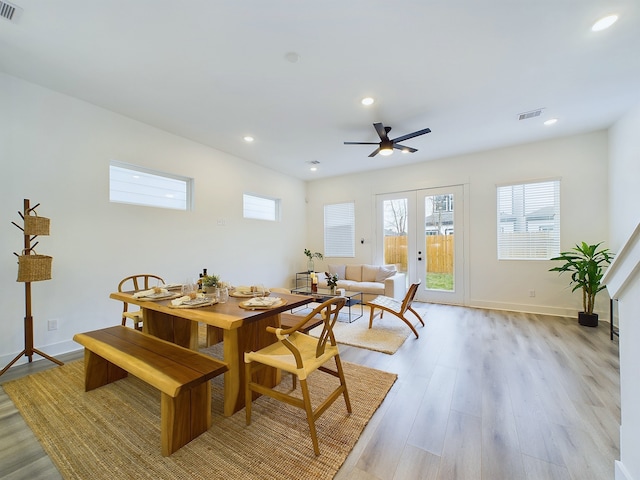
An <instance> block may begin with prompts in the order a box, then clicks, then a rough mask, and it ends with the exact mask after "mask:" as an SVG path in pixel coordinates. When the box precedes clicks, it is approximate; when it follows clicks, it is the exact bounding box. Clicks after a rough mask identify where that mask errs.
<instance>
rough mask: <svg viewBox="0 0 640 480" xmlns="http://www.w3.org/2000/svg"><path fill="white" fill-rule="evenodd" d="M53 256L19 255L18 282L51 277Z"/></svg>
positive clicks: (36, 280) (37, 280)
mask: <svg viewBox="0 0 640 480" xmlns="http://www.w3.org/2000/svg"><path fill="white" fill-rule="evenodd" d="M52 263H53V257H49V256H47V255H37V254H32V255H20V256H19V257H18V280H17V281H18V282H39V281H41V280H50V279H51V264H52Z"/></svg>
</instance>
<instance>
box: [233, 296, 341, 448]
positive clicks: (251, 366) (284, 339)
mask: <svg viewBox="0 0 640 480" xmlns="http://www.w3.org/2000/svg"><path fill="white" fill-rule="evenodd" d="M345 302H346V300H345V298H344V297H333V298H331V299H329V300H327V301H325V302H323V303H322V304H320V305H318V306H317V307H316V308H314V309H313V310H312V311H311V312H310V313H309V314H308V315H307V316H305V317H300V321H299V322H298V323H297V324H296V325H294V326H293V327H291V328H286V329H284V328H275V327H267V331H268V332H271V333H275V335H276V337H277V341H276V342H275V343H272V344H271V345H268V346H267V347H264V348H262V349H260V350H258V351H256V352H246V353H245V354H244V361H245V403H246V408H245V410H246V417H247V425H251V402H252V396H253V392H256V393H259V394H262V395H267V396H269V397H272V398H274V399H276V400H279V401H282V402H285V403H287V404H289V405H293V406H295V407H298V408H301V409H303V410H305V411H306V414H307V422H308V424H309V431H310V433H311V441H312V442H313V451H314V452H315V454H316V455H320V447H319V446H318V436H317V433H316V425H315V421H316V420H317V419H318V418H319V417H320V415H322V414H323V413H324V412H325V410H327V408H329V406H330V405H331V404H332V403H333V402H334V401H335V400H336V399H338V398H339V397H340V395H342V396H343V397H344V401H345V403H346V406H347V412H349V413H351V403H350V401H349V392H348V391H347V383H346V381H345V378H344V371H343V369H342V363H341V361H340V352H339V350H338V345H337V344H336V339H335V337H334V336H333V326H334V325H335V323H336V320H337V319H338V312H339V311H340V309H341V308H342V307H343V306H344V304H345ZM318 314H320V315H321V316H322V318H323V324H324V327H323V329H322V333H321V334H320V336H319V337H318V338H314V337H311V336H309V335H307V334H305V333H302V332H301V331H300V328H301V327H302V326H303V325H304V324H305V323H307V321H308V320H309V319H311V318H312V317H314V316H315V315H318ZM331 359H334V361H335V364H336V369H335V370H333V369H331V368H329V367H327V366H326V364H327V362H329V361H330V360H331ZM265 366H270V367H274V368H278V369H281V370H284V371H286V372H289V373H291V374H293V375H295V376H296V377H297V378H298V379H299V380H300V388H301V390H302V398H299V397H296V396H293V395H290V394H287V393H284V392H280V391H277V390H274V389H272V388H269V387H265V386H264V385H261V384H259V383H257V382H254V381H253V379H252V376H253V374H254V373H255V372H257V371H259V370H260V369H262V368H264V367H265ZM315 371H320V372H324V373H327V374H329V375H332V376H334V377H337V378H338V379H339V380H340V385H339V386H338V387H337V388H336V389H335V390H334V391H333V392H332V393H331V394H330V395H328V396H327V398H326V399H325V400H324V401H323V402H322V403H321V404H320V405H318V407H317V408H316V409H315V410H314V409H313V407H312V405H311V398H310V396H309V387H308V384H307V378H308V377H309V375H310V374H311V373H312V372H315ZM293 388H294V390H295V389H296V388H297V387H296V385H295V382H294V386H293Z"/></svg>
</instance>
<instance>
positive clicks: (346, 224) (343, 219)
mask: <svg viewBox="0 0 640 480" xmlns="http://www.w3.org/2000/svg"><path fill="white" fill-rule="evenodd" d="M355 250H356V247H355V203H353V202H350V203H335V204H331V205H325V206H324V255H325V257H355V256H356V255H355Z"/></svg>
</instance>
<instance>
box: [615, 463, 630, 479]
mask: <svg viewBox="0 0 640 480" xmlns="http://www.w3.org/2000/svg"><path fill="white" fill-rule="evenodd" d="M615 480H633V477H632V476H631V474H630V473H629V472H628V471H627V469H626V468H625V467H624V465H623V463H622V462H620V461H619V460H616V461H615Z"/></svg>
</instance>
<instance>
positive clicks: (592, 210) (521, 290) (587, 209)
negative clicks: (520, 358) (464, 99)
mask: <svg viewBox="0 0 640 480" xmlns="http://www.w3.org/2000/svg"><path fill="white" fill-rule="evenodd" d="M607 157H608V144H607V132H605V131H599V132H594V133H589V134H584V135H577V136H572V137H567V138H562V139H557V140H551V141H546V142H540V143H533V144H528V145H521V146H516V147H510V148H503V149H499V150H492V151H487V152H480V153H475V154H470V155H465V156H459V157H455V158H447V159H444V160H439V161H432V162H425V163H422V164H418V165H412V166H402V167H396V168H388V169H384V170H377V171H371V172H368V173H365V174H358V175H350V176H345V177H339V178H334V179H326V180H317V181H313V182H310V184H309V186H308V189H307V199H308V202H309V203H308V208H307V213H308V218H309V221H308V223H307V229H308V238H309V239H311V241H310V242H309V244H308V245H307V247H308V248H310V249H311V250H313V251H315V250H318V251H321V252H322V251H323V239H322V226H323V221H322V215H323V206H324V204H326V203H337V202H342V201H351V200H355V204H356V239H358V240H359V239H360V238H361V237H365V239H366V241H365V244H364V245H361V244H360V242H359V241H357V242H356V258H354V259H347V263H361V262H362V263H370V262H372V261H373V259H374V258H375V257H376V255H375V253H376V252H375V248H376V247H375V245H376V241H375V227H376V226H375V224H374V222H375V219H374V215H373V214H372V212H373V209H374V208H375V201H374V198H375V194H377V193H388V192H396V191H403V190H411V189H421V188H429V187H438V186H446V185H456V184H460V185H465V190H466V191H467V192H468V198H466V199H465V203H466V204H467V210H468V217H469V218H468V219H467V230H466V231H465V236H466V237H467V238H466V240H467V244H468V249H467V251H465V255H464V258H465V276H466V277H467V291H465V304H466V305H469V306H479V307H490V308H502V309H508V310H518V311H530V312H539V313H550V314H558V315H568V316H576V317H577V312H578V311H580V310H582V296H581V295H580V294H578V293H575V294H572V293H571V290H570V289H569V288H568V284H569V278H567V277H559V276H558V274H557V273H552V272H549V271H548V270H549V268H551V267H552V266H554V264H553V262H549V261H498V260H497V259H496V184H500V183H508V182H520V181H528V180H532V179H548V178H557V177H560V178H561V179H562V180H561V215H562V220H561V224H562V231H561V249H562V250H568V249H570V248H571V247H572V246H574V245H575V244H576V243H577V242H581V241H586V242H588V243H597V242H601V241H605V242H607V241H608V227H609V225H608V212H609V210H608V197H607V189H608V183H607V168H608V164H607ZM371 162H372V164H381V163H386V164H392V163H393V156H392V157H387V158H384V157H375V158H373V159H372V160H371ZM605 245H606V244H605ZM337 261H344V259H341V260H339V259H326V260H325V264H326V263H336V262H337ZM530 290H535V291H536V296H535V298H530V297H529V291H530ZM598 300H599V301H598V302H597V305H596V311H597V312H598V313H599V314H600V315H601V319H604V320H607V319H608V318H609V306H608V305H609V304H608V299H607V298H606V294H601V295H600V296H599V298H598Z"/></svg>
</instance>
